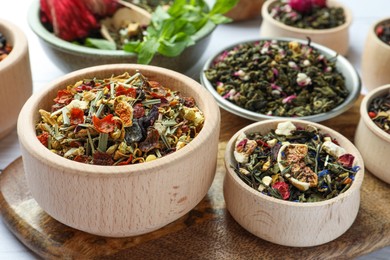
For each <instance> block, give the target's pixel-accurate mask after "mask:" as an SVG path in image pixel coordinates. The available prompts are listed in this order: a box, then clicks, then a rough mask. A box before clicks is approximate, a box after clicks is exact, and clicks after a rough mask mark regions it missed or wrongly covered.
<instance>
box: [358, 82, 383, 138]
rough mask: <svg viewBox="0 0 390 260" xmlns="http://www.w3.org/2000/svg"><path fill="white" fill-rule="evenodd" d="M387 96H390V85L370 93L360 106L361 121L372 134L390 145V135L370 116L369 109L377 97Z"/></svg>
mask: <svg viewBox="0 0 390 260" xmlns="http://www.w3.org/2000/svg"><path fill="white" fill-rule="evenodd" d="M385 94H390V84H387V85H383V86H380V87H378V88H375V89H374V90H372V91H370V92H368V93H367V95H366V96H365V97H364V98H363V100H362V103H361V104H360V118H361V120H363V123H364V124H365V125H366V126H367V127H368V129H370V131H371V132H372V133H374V134H375V135H376V136H378V137H379V138H381V139H382V140H383V141H385V142H387V143H390V134H388V133H386V132H385V131H383V130H382V129H381V128H380V127H379V126H377V125H376V124H375V123H374V121H372V119H371V118H370V117H369V116H368V107H369V105H370V104H371V102H372V100H373V99H374V98H376V97H379V96H382V95H385Z"/></svg>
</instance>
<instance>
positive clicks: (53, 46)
mask: <svg viewBox="0 0 390 260" xmlns="http://www.w3.org/2000/svg"><path fill="white" fill-rule="evenodd" d="M28 23H29V25H30V27H31V29H32V30H33V31H34V32H35V34H36V35H37V36H38V37H39V39H40V40H41V43H42V45H43V47H44V49H45V51H46V53H47V54H48V55H49V56H50V58H51V59H52V60H53V61H55V64H56V65H57V66H58V67H59V68H60V69H61V70H63V71H64V72H70V71H74V70H78V69H82V68H87V67H91V66H96V65H104V64H118V63H137V55H135V54H133V53H128V52H125V51H123V50H99V49H94V48H89V47H84V46H79V45H75V44H72V43H70V42H67V41H64V40H62V39H60V38H58V37H56V36H55V35H54V34H53V33H51V32H49V31H48V30H46V28H45V27H44V26H43V25H42V23H41V22H40V20H39V1H38V0H34V2H33V3H32V4H31V6H30V8H29V13H28ZM215 27H216V26H215V25H214V24H212V23H208V24H206V25H205V27H204V28H203V29H202V33H200V34H199V35H198V37H197V38H196V39H195V41H196V43H195V44H194V45H192V46H190V47H188V48H186V49H185V50H184V51H183V52H182V54H180V55H179V56H177V57H172V58H171V57H165V56H162V55H156V56H155V57H154V58H153V60H152V62H151V65H155V66H159V67H164V68H168V69H172V70H175V71H178V72H186V71H187V70H189V69H190V68H191V67H192V66H193V65H194V64H195V63H196V61H197V60H199V57H201V56H202V54H203V53H204V51H205V49H206V47H207V46H208V43H209V41H210V39H211V34H212V32H213V30H214V29H215Z"/></svg>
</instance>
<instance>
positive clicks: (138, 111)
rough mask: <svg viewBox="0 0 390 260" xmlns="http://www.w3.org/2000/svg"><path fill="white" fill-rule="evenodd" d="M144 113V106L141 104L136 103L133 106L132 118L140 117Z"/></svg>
mask: <svg viewBox="0 0 390 260" xmlns="http://www.w3.org/2000/svg"><path fill="white" fill-rule="evenodd" d="M144 115H145V108H144V107H143V106H142V104H141V103H137V104H135V105H134V107H133V117H134V118H137V119H138V118H141V117H143V116H144Z"/></svg>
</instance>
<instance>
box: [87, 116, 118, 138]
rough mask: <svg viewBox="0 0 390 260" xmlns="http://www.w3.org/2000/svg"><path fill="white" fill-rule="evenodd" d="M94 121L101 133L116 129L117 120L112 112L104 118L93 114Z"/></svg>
mask: <svg viewBox="0 0 390 260" xmlns="http://www.w3.org/2000/svg"><path fill="white" fill-rule="evenodd" d="M92 122H93V126H94V127H95V129H96V130H97V131H98V132H100V133H106V134H109V133H111V132H112V131H114V129H115V121H114V120H113V115H112V114H109V115H107V116H105V117H104V118H102V119H100V118H98V117H96V116H93V117H92Z"/></svg>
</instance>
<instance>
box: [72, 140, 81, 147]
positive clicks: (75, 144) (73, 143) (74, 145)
mask: <svg viewBox="0 0 390 260" xmlns="http://www.w3.org/2000/svg"><path fill="white" fill-rule="evenodd" d="M69 146H70V147H74V148H79V147H80V146H83V145H82V144H81V143H80V142H77V141H71V142H70V143H69Z"/></svg>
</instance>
